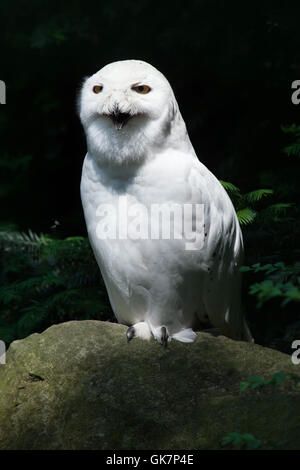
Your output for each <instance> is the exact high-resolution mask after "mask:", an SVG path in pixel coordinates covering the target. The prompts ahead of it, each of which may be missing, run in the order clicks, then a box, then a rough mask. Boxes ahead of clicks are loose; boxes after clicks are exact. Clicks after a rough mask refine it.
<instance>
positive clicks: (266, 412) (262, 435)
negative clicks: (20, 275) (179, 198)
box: [0, 321, 300, 450]
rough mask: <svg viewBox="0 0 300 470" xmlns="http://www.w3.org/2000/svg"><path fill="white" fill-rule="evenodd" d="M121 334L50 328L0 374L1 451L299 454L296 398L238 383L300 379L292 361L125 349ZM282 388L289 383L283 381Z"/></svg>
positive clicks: (259, 351)
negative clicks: (235, 449) (239, 440)
mask: <svg viewBox="0 0 300 470" xmlns="http://www.w3.org/2000/svg"><path fill="white" fill-rule="evenodd" d="M125 332H126V327H124V326H122V325H118V324H114V323H109V322H100V321H72V322H68V323H63V324H60V325H54V326H52V327H51V328H49V329H48V330H46V331H45V332H43V333H42V334H33V335H31V336H29V337H28V338H26V339H24V340H21V341H15V342H13V343H12V344H11V346H10V348H9V351H8V353H7V364H6V365H2V366H0V449H155V450H160V449H219V448H220V442H221V440H222V438H223V437H224V436H225V435H226V434H228V433H229V432H239V433H242V434H243V433H251V434H253V435H254V436H255V437H256V438H257V439H260V440H261V441H262V442H263V448H273V447H276V448H279V449H299V448H300V421H299V414H300V393H299V388H300V387H299V386H298V387H294V388H292V387H291V386H290V385H289V384H288V383H283V384H282V385H280V387H279V388H278V389H273V388H272V387H266V388H264V389H261V390H257V391H251V390H249V391H247V392H243V393H241V392H240V391H239V384H240V381H241V380H244V379H245V378H247V377H249V376H251V375H261V376H263V377H264V378H268V377H270V376H271V375H272V374H274V373H275V372H278V371H282V372H284V373H287V374H288V373H290V372H292V373H300V366H298V367H299V372H298V368H297V366H295V365H293V364H292V362H291V358H290V356H288V355H286V354H282V353H280V352H278V351H275V350H271V349H268V348H263V347H261V346H258V345H255V344H249V343H242V342H237V341H232V340H230V339H228V338H225V337H223V336H219V337H214V336H211V335H209V334H207V333H198V337H197V340H196V341H195V343H193V344H183V343H178V342H176V341H172V342H171V343H170V345H169V347H168V348H167V349H165V348H163V347H161V346H160V345H159V344H158V343H156V342H155V341H150V342H145V341H141V340H138V339H137V340H134V341H132V342H131V343H130V344H127V342H126V339H125ZM286 382H288V381H286Z"/></svg>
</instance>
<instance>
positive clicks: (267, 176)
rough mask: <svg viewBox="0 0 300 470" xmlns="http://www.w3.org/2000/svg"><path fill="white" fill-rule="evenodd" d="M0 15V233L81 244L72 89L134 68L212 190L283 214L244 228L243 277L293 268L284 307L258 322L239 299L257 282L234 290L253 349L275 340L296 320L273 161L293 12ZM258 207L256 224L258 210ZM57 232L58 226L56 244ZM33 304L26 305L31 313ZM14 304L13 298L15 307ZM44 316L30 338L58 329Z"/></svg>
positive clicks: (267, 6) (291, 236)
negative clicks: (115, 65)
mask: <svg viewBox="0 0 300 470" xmlns="http://www.w3.org/2000/svg"><path fill="white" fill-rule="evenodd" d="M0 15H1V32H0V47H1V53H0V57H1V60H0V63H1V65H0V67H1V68H0V79H1V80H4V81H5V82H6V86H7V104H6V105H3V106H1V108H0V169H1V175H0V197H1V216H0V222H1V226H2V228H3V230H6V231H9V230H18V231H24V230H28V229H31V230H32V231H33V232H37V233H40V232H43V233H44V234H48V235H49V236H50V237H53V238H54V239H57V240H59V239H63V238H64V237H70V236H78V235H81V236H86V230H85V224H84V219H83V212H82V208H81V202H80V195H79V184H80V175H81V166H82V162H83V158H84V155H85V151H86V147H85V138H84V134H83V130H82V128H81V125H80V122H79V119H78V116H77V111H76V95H77V93H78V89H79V88H80V84H81V81H82V79H83V78H84V77H85V76H87V75H91V74H93V73H95V72H96V71H97V70H99V69H100V68H102V67H103V66H104V65H105V64H107V63H109V62H112V61H116V60H121V59H133V58H134V59H142V60H145V61H147V62H150V63H151V64H152V65H154V66H155V67H157V68H158V69H159V70H160V71H161V72H162V73H163V74H165V75H166V77H167V78H168V80H169V81H170V83H171V85H172V87H173V89H174V91H175V95H176V98H177V101H178V103H179V106H180V109H181V112H182V115H183V118H184V120H185V122H186V124H187V128H188V131H189V134H190V138H191V141H192V143H193V145H194V147H195V150H196V152H197V155H198V157H199V159H200V160H201V161H202V162H203V163H204V164H205V165H207V166H208V168H209V169H210V170H211V171H212V172H213V173H214V174H215V175H216V176H217V177H218V178H219V179H221V180H225V181H230V182H231V183H233V184H234V185H236V186H237V187H238V188H240V190H241V192H242V193H243V194H244V193H247V192H249V191H251V190H255V189H258V188H267V189H272V190H273V191H274V194H273V196H271V198H269V200H268V204H271V203H286V204H292V207H291V208H290V211H288V210H287V212H284V211H283V213H282V214H281V215H280V217H279V219H280V220H276V218H275V219H274V218H273V219H274V220H273V219H272V221H271V222H270V223H268V224H266V223H265V224H264V221H265V218H264V217H261V218H259V217H257V218H256V219H255V221H254V222H253V223H252V224H250V225H249V226H245V227H244V228H243V231H244V238H245V248H246V260H245V264H247V265H252V264H254V263H261V264H262V265H264V264H266V263H273V264H274V263H276V262H283V263H285V265H286V266H294V268H291V269H292V274H291V276H292V277H289V275H290V273H288V274H287V275H285V274H284V275H283V277H280V279H279V280H280V283H281V284H282V283H284V282H292V284H293V286H294V287H295V289H296V294H295V295H294V297H293V298H292V299H290V301H289V302H288V303H287V305H282V303H281V301H282V296H281V297H280V295H279V296H278V299H276V301H275V303H274V300H272V296H271V297H270V298H267V299H266V304H264V305H263V309H262V308H261V307H260V308H258V307H257V303H256V301H255V298H254V297H253V295H252V297H251V296H250V295H248V292H249V289H250V287H251V285H252V284H253V283H255V282H257V281H263V280H265V279H264V278H258V279H256V278H251V275H250V274H247V275H246V276H245V278H246V280H245V286H244V291H245V294H244V303H245V307H244V308H245V311H246V313H247V316H248V321H249V322H250V324H251V326H252V329H253V330H254V332H256V338H257V339H258V341H260V342H261V343H263V344H264V343H266V342H267V340H266V338H267V337H269V336H270V335H269V333H268V331H270V329H271V330H272V334H271V336H272V341H273V340H274V338H275V340H276V338H278V337H281V338H282V337H283V336H284V334H285V333H284V332H285V331H286V330H285V328H286V326H287V325H290V324H293V325H294V324H296V323H297V322H298V321H299V320H300V319H299V314H298V304H297V302H298V300H299V296H298V297H297V295H298V294H299V282H298V281H297V276H298V271H297V268H295V263H296V261H297V257H299V250H298V246H297V243H298V239H299V235H300V228H299V211H298V202H299V193H300V190H299V187H298V186H299V184H298V181H299V158H297V154H296V155H292V156H288V155H287V154H286V153H284V152H283V148H284V147H285V146H286V145H288V144H289V143H291V142H292V141H295V139H296V138H297V135H290V134H288V135H287V134H286V133H284V132H283V131H282V129H281V126H282V125H291V124H293V123H295V124H296V125H299V124H300V118H299V113H300V105H299V106H295V105H293V104H292V102H291V94H292V90H291V83H292V82H293V81H294V80H297V79H300V25H299V21H300V20H299V18H300V3H299V2H293V1H289V2H282V1H281V2H276V1H272V2H271V1H265V0H261V1H255V2H233V1H226V2H225V1H215V0H209V1H208V0H199V1H193V0H188V1H186V2H182V1H177V0H173V1H169V0H164V1H160V2H157V1H156V2H154V1H148V0H141V1H139V2H137V1H130V0H127V1H120V0H115V1H106V2H105V1H104V2H101V1H85V2H84V1H73V2H56V1H51V2H50V1H44V2H42V1H36V0H27V1H15V2H11V1H8V0H2V1H1V4H0ZM259 204H261V205H260V206H258V207H256V209H257V211H258V213H259V211H260V210H264V209H265V207H266V205H267V203H266V202H265V200H262V201H261V202H259ZM277 219H278V217H277ZM55 220H57V221H59V224H60V225H59V226H58V227H57V229H55V230H54V229H53V228H51V227H53V223H54V221H55ZM66 256H67V255H66ZM4 262H5V263H6V262H7V259H6V258H5V261H4ZM17 271H18V270H17V268H16V269H15V273H17ZM26 273H27V274H26V275H28V271H26ZM22 276H23V277H24V272H23V274H22V273H21V271H20V275H19V274H18V273H17V274H15V277H14V275H13V274H12V273H11V272H10V273H9V274H8V275H7V276H6V277H4V278H3V279H2V285H3V286H4V288H5V289H6V291H5V292H7V285H11V284H12V283H14V282H18V283H19V282H21V281H22ZM247 276H250V278H248V277H247ZM272 282H273V281H272ZM276 282H277V281H276ZM297 293H298V294H297ZM34 295H35V294H34ZM34 295H33V294H32V296H31V297H30V295H29V300H28V299H27V298H26V302H28V301H30V299H31V300H32V299H33V300H36V297H34ZM47 295H49V296H51V295H52V291H50V293H49V294H47ZM0 300H1V295H0ZM3 302H4V305H5V309H6V310H5V309H4V310H5V312H6V314H5V315H4V314H3V318H4V317H5V321H4V320H3V325H4V323H5V322H9V321H10V320H8V319H9V318H11V317H12V312H11V310H10V309H8V310H7V308H8V307H7V305H8V304H9V302H10V301H3ZM20 302H21V304H20ZM22 302H25V300H22V299H21V300H20V298H19V304H18V305H19V307H20V305H22ZM16 305H17V304H16ZM16 305H15V306H14V308H17V307H16ZM26 305H27V304H26ZM28 305H29V307H30V303H29V304H28ZM28 305H27V307H26V308H29V307H28ZM13 311H14V312H15V310H13ZM25 313H26V312H25ZM27 314H28V310H27ZM0 315H1V314H0ZM14 315H15V313H14ZM51 315H52V316H51V317H49V318H48V317H47V318H48V319H47V320H46V322H44V323H41V325H42V326H41V325H39V326H36V327H32V329H33V330H34V329H35V328H36V329H41V328H43V327H45V326H48V325H49V323H51V322H55V321H60V320H64V319H66V316H64V315H62V316H61V317H56V316H55V314H51ZM76 315H77V314H76ZM76 315H75V318H77V316H76ZM78 315H79V314H78ZM87 315H88V314H87ZM89 316H91V314H89ZM67 318H72V315H71V314H70V315H69V316H67ZM79 318H80V315H79ZM274 318H276V321H275V320H274ZM14 319H15V320H16V317H15V316H14ZM266 319H268V321H267V320H266ZM15 320H14V321H15ZM276 322H277V323H276ZM0 324H1V316H0ZM274 324H276V325H277V326H276V327H274ZM270 325H271V326H270ZM26 331H27V330H26ZM30 331H31V330H30ZM14 334H15V336H16V335H17V336H24V335H25V333H24V332H23V330H22V331H21V330H18V333H14ZM275 340H274V341H275ZM272 341H271V339H270V338H269V340H268V342H267V343H268V344H269V345H272V344H273V343H272ZM275 342H276V341H275ZM275 346H276V345H275Z"/></svg>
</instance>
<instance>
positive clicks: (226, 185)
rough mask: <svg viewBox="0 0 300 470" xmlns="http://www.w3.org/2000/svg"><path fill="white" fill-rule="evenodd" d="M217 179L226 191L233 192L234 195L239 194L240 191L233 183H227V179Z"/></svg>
mask: <svg viewBox="0 0 300 470" xmlns="http://www.w3.org/2000/svg"><path fill="white" fill-rule="evenodd" d="M219 181H220V183H221V185H222V186H223V188H224V189H226V191H227V192H228V193H233V194H236V195H239V194H241V191H240V190H239V188H238V187H237V186H235V185H234V184H232V183H229V182H228V181H222V180H219Z"/></svg>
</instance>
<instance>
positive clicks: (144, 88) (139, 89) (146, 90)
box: [132, 85, 151, 95]
mask: <svg viewBox="0 0 300 470" xmlns="http://www.w3.org/2000/svg"><path fill="white" fill-rule="evenodd" d="M132 89H133V90H134V91H136V92H137V93H140V94H141V95H146V94H147V93H149V91H151V88H150V87H149V86H148V85H134V86H133V87H132Z"/></svg>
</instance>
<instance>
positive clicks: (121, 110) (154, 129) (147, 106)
mask: <svg viewBox="0 0 300 470" xmlns="http://www.w3.org/2000/svg"><path fill="white" fill-rule="evenodd" d="M79 114H80V119H81V122H82V124H83V127H84V130H85V134H86V138H87V146H88V151H89V154H90V155H92V156H93V158H94V159H97V161H98V163H101V164H102V165H107V164H108V165H110V166H111V165H112V164H117V165H119V164H123V163H125V164H127V163H129V162H141V161H143V160H145V159H146V158H148V157H150V158H152V156H153V155H154V154H155V152H162V150H163V148H168V146H170V145H173V144H174V138H175V139H176V140H178V141H181V142H183V141H184V140H185V133H186V129H185V125H184V122H183V120H182V118H181V116H180V113H179V110H178V105H177V102H176V99H175V97H174V94H173V90H172V88H171V86H170V84H169V82H168V80H167V79H166V78H165V77H164V75H163V74H162V73H160V72H159V71H158V70H157V69H155V68H154V67H153V66H152V65H150V64H147V63H146V62H143V61H138V60H124V61H120V62H113V63H111V64H108V65H106V66H105V67H103V68H102V69H101V70H100V71H99V72H97V73H95V74H94V75H92V76H91V77H89V78H88V79H87V80H86V81H85V82H84V84H83V87H82V90H81V95H80V99H79ZM177 147H178V145H177Z"/></svg>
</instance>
